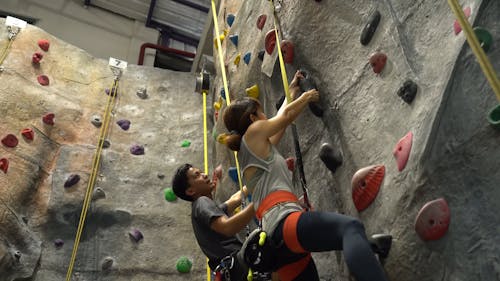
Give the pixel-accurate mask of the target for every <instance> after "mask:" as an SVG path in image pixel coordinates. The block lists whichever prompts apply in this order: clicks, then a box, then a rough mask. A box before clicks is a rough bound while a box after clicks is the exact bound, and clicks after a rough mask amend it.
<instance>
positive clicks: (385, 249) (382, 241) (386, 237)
mask: <svg viewBox="0 0 500 281" xmlns="http://www.w3.org/2000/svg"><path fill="white" fill-rule="evenodd" d="M368 241H369V242H370V246H371V247H372V250H373V252H374V253H375V254H377V255H378V256H379V258H380V259H385V258H387V256H388V255H389V251H390V250H391V245H392V235H390V234H374V235H372V237H370V238H369V239H368Z"/></svg>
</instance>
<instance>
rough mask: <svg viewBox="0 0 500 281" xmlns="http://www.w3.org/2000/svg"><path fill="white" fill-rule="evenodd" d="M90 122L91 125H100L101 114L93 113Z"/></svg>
mask: <svg viewBox="0 0 500 281" xmlns="http://www.w3.org/2000/svg"><path fill="white" fill-rule="evenodd" d="M90 123H92V125H94V126H96V127H97V128H100V127H101V125H102V119H101V116H99V115H93V116H92V118H91V119H90Z"/></svg>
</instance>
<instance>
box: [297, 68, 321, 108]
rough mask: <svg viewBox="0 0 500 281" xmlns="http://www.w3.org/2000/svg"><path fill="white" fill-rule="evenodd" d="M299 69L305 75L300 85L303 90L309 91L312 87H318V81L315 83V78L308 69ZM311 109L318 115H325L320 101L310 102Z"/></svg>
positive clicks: (300, 80)
mask: <svg viewBox="0 0 500 281" xmlns="http://www.w3.org/2000/svg"><path fill="white" fill-rule="evenodd" d="M299 71H300V73H302V76H304V78H301V79H299V87H300V90H301V91H302V92H307V91H309V90H312V89H318V88H317V87H316V83H314V80H313V79H312V77H311V75H310V74H309V72H308V71H306V70H305V69H301V70H299ZM309 109H310V110H311V112H312V113H313V114H314V115H316V116H317V117H322V116H323V108H321V106H320V104H319V103H318V102H313V103H309Z"/></svg>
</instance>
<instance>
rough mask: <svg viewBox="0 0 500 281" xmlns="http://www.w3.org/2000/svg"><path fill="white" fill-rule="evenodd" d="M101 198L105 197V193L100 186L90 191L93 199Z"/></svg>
mask: <svg viewBox="0 0 500 281" xmlns="http://www.w3.org/2000/svg"><path fill="white" fill-rule="evenodd" d="M102 198H106V193H104V190H102V188H100V187H96V188H95V189H94V191H93V192H92V200H94V201H95V200H98V199H102Z"/></svg>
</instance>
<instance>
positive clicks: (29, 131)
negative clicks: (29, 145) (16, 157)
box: [21, 128, 35, 140]
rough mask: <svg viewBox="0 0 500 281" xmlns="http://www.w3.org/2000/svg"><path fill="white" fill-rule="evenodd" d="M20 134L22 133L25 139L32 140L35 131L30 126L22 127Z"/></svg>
mask: <svg viewBox="0 0 500 281" xmlns="http://www.w3.org/2000/svg"><path fill="white" fill-rule="evenodd" d="M21 135H23V136H24V137H25V138H26V139H27V140H33V139H34V138H35V132H34V131H33V129H31V128H25V129H22V130H21Z"/></svg>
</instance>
